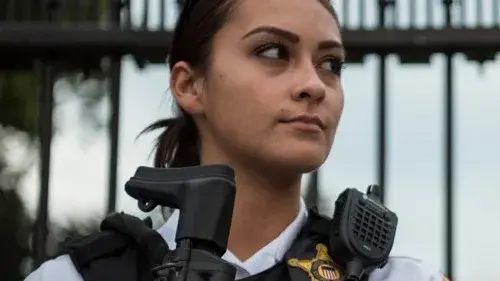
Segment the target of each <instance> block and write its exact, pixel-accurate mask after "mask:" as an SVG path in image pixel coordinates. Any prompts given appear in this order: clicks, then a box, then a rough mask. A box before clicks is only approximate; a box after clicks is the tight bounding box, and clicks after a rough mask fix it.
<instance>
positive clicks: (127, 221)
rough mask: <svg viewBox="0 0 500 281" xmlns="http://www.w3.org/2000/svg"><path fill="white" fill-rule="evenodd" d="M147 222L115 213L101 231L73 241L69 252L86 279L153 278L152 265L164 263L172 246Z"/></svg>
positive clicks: (99, 280)
mask: <svg viewBox="0 0 500 281" xmlns="http://www.w3.org/2000/svg"><path fill="white" fill-rule="evenodd" d="M146 223H147V222H146ZM146 223H145V222H143V221H141V220H140V219H138V218H136V217H134V216H130V215H127V214H124V213H117V214H112V215H110V216H108V217H107V218H106V219H104V220H103V222H102V223H101V231H100V232H99V233H96V234H92V235H88V236H86V237H83V238H80V239H76V240H73V241H71V242H69V244H68V245H67V251H68V253H69V256H70V257H71V260H72V261H73V263H74V265H75V268H76V269H77V270H78V272H79V273H80V274H81V275H82V277H83V279H84V280H85V281H101V280H109V281H114V280H120V281H138V280H152V276H151V268H152V267H154V266H156V265H159V264H160V263H161V261H162V259H163V257H164V256H165V255H166V254H167V251H168V246H167V244H166V242H165V241H164V240H163V238H162V237H161V235H160V234H159V233H158V232H156V231H155V230H152V229H151V228H150V227H149V225H147V224H146Z"/></svg>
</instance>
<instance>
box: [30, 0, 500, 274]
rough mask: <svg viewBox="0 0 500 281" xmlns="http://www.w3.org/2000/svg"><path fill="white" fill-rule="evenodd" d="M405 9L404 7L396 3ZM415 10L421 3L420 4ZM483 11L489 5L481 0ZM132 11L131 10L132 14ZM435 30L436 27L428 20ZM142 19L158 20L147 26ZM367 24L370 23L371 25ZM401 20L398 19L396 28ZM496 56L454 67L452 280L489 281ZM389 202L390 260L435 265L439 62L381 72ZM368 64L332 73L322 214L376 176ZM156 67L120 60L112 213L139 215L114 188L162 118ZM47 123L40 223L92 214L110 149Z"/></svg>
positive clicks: (439, 217)
mask: <svg viewBox="0 0 500 281" xmlns="http://www.w3.org/2000/svg"><path fill="white" fill-rule="evenodd" d="M402 2H406V1H402ZM419 2H424V1H423V0H422V1H419ZM489 3H491V1H490V2H489ZM140 9H141V7H138V6H137V7H135V9H134V15H135V16H136V17H137V16H138V13H139V12H140ZM436 18H437V19H436V22H439V20H440V18H439V17H436ZM152 20H153V21H155V20H157V19H154V18H153V19H152ZM368 21H372V22H374V18H373V17H369V18H368ZM402 21H404V17H403V19H402ZM499 62H500V57H497V60H496V61H495V62H489V63H486V64H485V65H484V66H482V67H480V66H478V65H477V64H476V63H473V62H467V61H466V60H465V59H464V58H463V57H462V56H460V55H458V56H457V58H456V59H455V66H456V68H455V77H454V81H455V82H454V83H455V84H454V86H455V89H456V91H455V99H456V102H455V109H456V111H455V112H456V121H457V122H456V126H455V129H456V131H455V132H456V133H455V143H456V154H455V155H456V156H455V157H456V165H455V168H456V170H455V182H456V185H455V187H454V188H455V191H456V192H455V194H456V198H455V202H456V207H457V211H456V241H455V242H456V264H455V269H456V280H458V281H461V280H484V281H486V280H492V279H494V278H492V277H494V276H496V278H497V279H500V269H497V264H496V260H497V257H498V251H499V250H500V246H498V244H497V243H496V240H497V238H498V237H500V223H499V222H498V214H500V204H498V198H500V188H499V187H498V185H499V184H498V182H499V180H500V178H499V176H498V175H499V174H498V171H499V170H500V149H499V148H498V144H499V143H500V125H499V122H500V111H499V110H498V109H499V108H500V63H499ZM388 65H389V67H388V69H389V70H388V76H389V81H388V88H389V89H388V95H389V97H388V98H389V107H388V117H389V124H388V129H389V135H388V142H389V143H388V144H389V149H388V165H389V166H388V183H387V184H388V205H389V206H390V208H392V209H393V210H395V211H396V212H397V214H398V216H399V219H400V225H399V228H398V237H397V240H396V244H395V247H394V250H393V254H395V255H410V256H414V257H419V258H423V259H425V260H428V261H429V262H431V263H434V264H435V265H436V266H439V267H443V268H444V255H443V249H444V232H443V231H444V226H443V222H444V220H443V215H444V213H443V210H444V205H443V202H444V196H443V192H444V177H443V171H444V170H443V167H444V165H443V164H444V160H443V156H444V153H443V147H444V138H443V137H444V131H443V128H444V127H443V123H444V122H443V116H444V111H443V109H444V104H443V98H444V77H445V76H444V58H443V57H441V56H435V57H433V58H432V63H431V64H430V65H403V66H402V65H400V64H399V62H398V59H397V58H395V57H391V58H390V59H389V63H388ZM376 71H377V59H376V58H374V57H370V58H368V59H367V60H366V62H365V63H364V64H363V65H348V66H347V69H346V71H345V74H344V76H343V83H344V88H345V97H346V104H345V110H344V115H343V117H342V121H341V125H340V128H339V131H338V134H337V138H336V142H335V144H334V148H333V150H332V152H331V155H330V157H329V158H328V161H327V162H326V163H325V165H324V166H323V167H322V170H321V171H322V174H321V192H322V194H323V196H324V197H325V198H327V199H328V200H329V201H328V200H327V202H330V204H327V205H325V206H323V207H324V208H330V210H331V207H332V206H333V202H334V201H335V198H336V196H337V195H338V193H339V192H341V191H342V190H343V189H344V188H346V187H357V188H359V189H362V190H364V189H365V187H366V186H367V185H368V184H370V183H373V182H375V179H376V166H375V164H376V158H375V156H376V139H375V137H376V134H375V133H376V95H377V85H378V80H377V75H376ZM167 83H168V71H167V68H166V67H165V66H150V67H148V68H147V69H145V70H139V69H137V68H136V66H135V64H134V62H133V61H132V60H130V59H125V60H124V70H123V76H122V100H121V116H120V121H121V128H120V148H119V153H120V161H119V189H120V191H119V195H118V208H119V209H120V210H124V211H127V212H131V213H134V214H140V212H139V211H138V210H137V207H136V203H135V202H134V201H133V200H131V199H129V198H128V197H127V195H126V194H125V193H124V192H123V185H124V183H125V182H126V181H127V180H128V178H129V177H130V176H131V175H133V173H134V171H135V169H136V168H137V167H138V166H139V165H150V164H151V162H152V161H151V160H152V159H151V158H149V152H150V150H151V148H152V144H153V140H154V137H155V135H150V136H145V137H141V138H139V139H137V140H136V139H135V137H136V136H137V134H138V133H139V132H140V130H141V129H143V128H144V127H145V126H147V125H148V124H150V123H151V122H153V121H155V120H157V119H158V118H163V117H166V116H169V115H170V114H171V112H170V108H171V105H170V102H169V101H170V100H169V98H168V95H167V92H166V89H167V87H168V84H167ZM57 116H58V118H57V120H56V122H58V124H61V126H62V128H63V129H64V133H61V134H58V135H57V136H56V137H55V139H54V143H53V160H52V167H51V168H52V171H53V173H52V178H51V190H50V218H51V219H52V220H57V221H59V222H64V221H67V220H68V219H71V218H74V217H89V216H95V215H101V214H102V213H103V212H104V210H105V207H106V206H105V204H106V200H107V172H108V154H109V149H108V147H109V145H108V139H107V135H106V133H105V132H102V133H101V134H99V135H96V136H86V135H85V134H86V132H85V131H83V130H82V129H81V127H79V126H77V125H75V124H77V122H79V119H78V116H76V114H75V104H72V103H68V104H67V105H66V106H65V107H64V108H62V109H61V111H60V112H59V113H58V115H57ZM37 173H38V170H37V169H36V168H35V169H33V171H32V172H31V173H30V174H29V176H28V177H27V178H26V180H25V182H24V187H23V195H24V198H25V199H26V202H27V203H28V205H29V207H30V210H31V211H32V212H33V210H34V209H35V207H36V202H37V199H38V191H39V184H38V179H37V176H38V174H37Z"/></svg>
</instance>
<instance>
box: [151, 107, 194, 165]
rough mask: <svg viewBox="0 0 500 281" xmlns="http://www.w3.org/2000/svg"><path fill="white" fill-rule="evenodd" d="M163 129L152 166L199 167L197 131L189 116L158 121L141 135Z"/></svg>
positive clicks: (183, 115) (184, 115)
mask: <svg viewBox="0 0 500 281" xmlns="http://www.w3.org/2000/svg"><path fill="white" fill-rule="evenodd" d="M162 128H164V131H163V132H162V133H161V134H160V135H159V136H158V138H157V140H156V145H155V150H156V151H155V157H154V166H155V167H156V168H165V167H170V168H174V167H188V166H198V165H200V154H199V151H198V131H197V129H196V125H195V123H194V120H193V118H192V117H191V116H189V115H187V114H185V113H183V114H182V115H180V116H179V117H175V118H169V119H162V120H158V121H156V122H155V123H153V124H151V125H149V126H148V127H147V128H146V129H144V130H143V131H142V132H141V134H143V133H148V132H152V131H155V130H157V129H162Z"/></svg>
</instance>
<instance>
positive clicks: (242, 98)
mask: <svg viewBox="0 0 500 281" xmlns="http://www.w3.org/2000/svg"><path fill="white" fill-rule="evenodd" d="M248 76H249V75H245V73H242V70H235V71H234V72H232V73H231V75H229V74H219V75H218V76H217V80H215V81H213V83H211V86H210V88H209V89H208V95H209V96H208V97H207V104H208V107H207V116H208V118H209V119H210V123H212V126H214V128H215V129H216V130H217V133H218V134H223V136H222V137H223V138H227V139H231V140H233V141H243V140H244V139H248V138H250V137H251V138H255V137H258V135H259V134H265V133H266V130H267V129H268V127H269V126H270V122H271V121H272V120H273V119H272V118H273V110H272V107H271V106H272V105H273V104H274V105H275V106H276V102H274V103H273V102H272V100H271V99H272V96H271V95H267V94H266V92H264V91H263V87H262V84H261V83H255V81H256V80H255V79H254V78H252V77H248ZM229 77H231V78H229ZM257 81H258V80H257Z"/></svg>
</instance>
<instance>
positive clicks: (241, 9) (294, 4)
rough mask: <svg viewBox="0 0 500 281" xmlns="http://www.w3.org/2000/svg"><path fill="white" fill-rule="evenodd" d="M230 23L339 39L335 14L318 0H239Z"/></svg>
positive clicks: (243, 27) (244, 28) (243, 28)
mask: <svg viewBox="0 0 500 281" xmlns="http://www.w3.org/2000/svg"><path fill="white" fill-rule="evenodd" d="M238 2H239V3H238V5H237V8H236V11H235V13H234V14H233V17H232V20H231V23H232V24H230V26H232V27H233V30H238V31H240V32H241V33H246V32H248V31H250V30H252V29H254V28H255V27H257V26H263V25H270V26H276V27H280V28H284V29H288V30H289V31H292V32H294V33H297V34H298V35H300V36H301V37H303V36H305V35H310V36H313V37H319V38H318V39H320V40H325V39H331V40H337V41H340V30H339V27H338V25H337V22H336V21H335V19H334V17H333V15H332V14H331V13H330V12H329V11H328V10H327V9H326V8H325V7H324V6H323V4H321V3H320V2H319V0H239V1H238Z"/></svg>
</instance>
